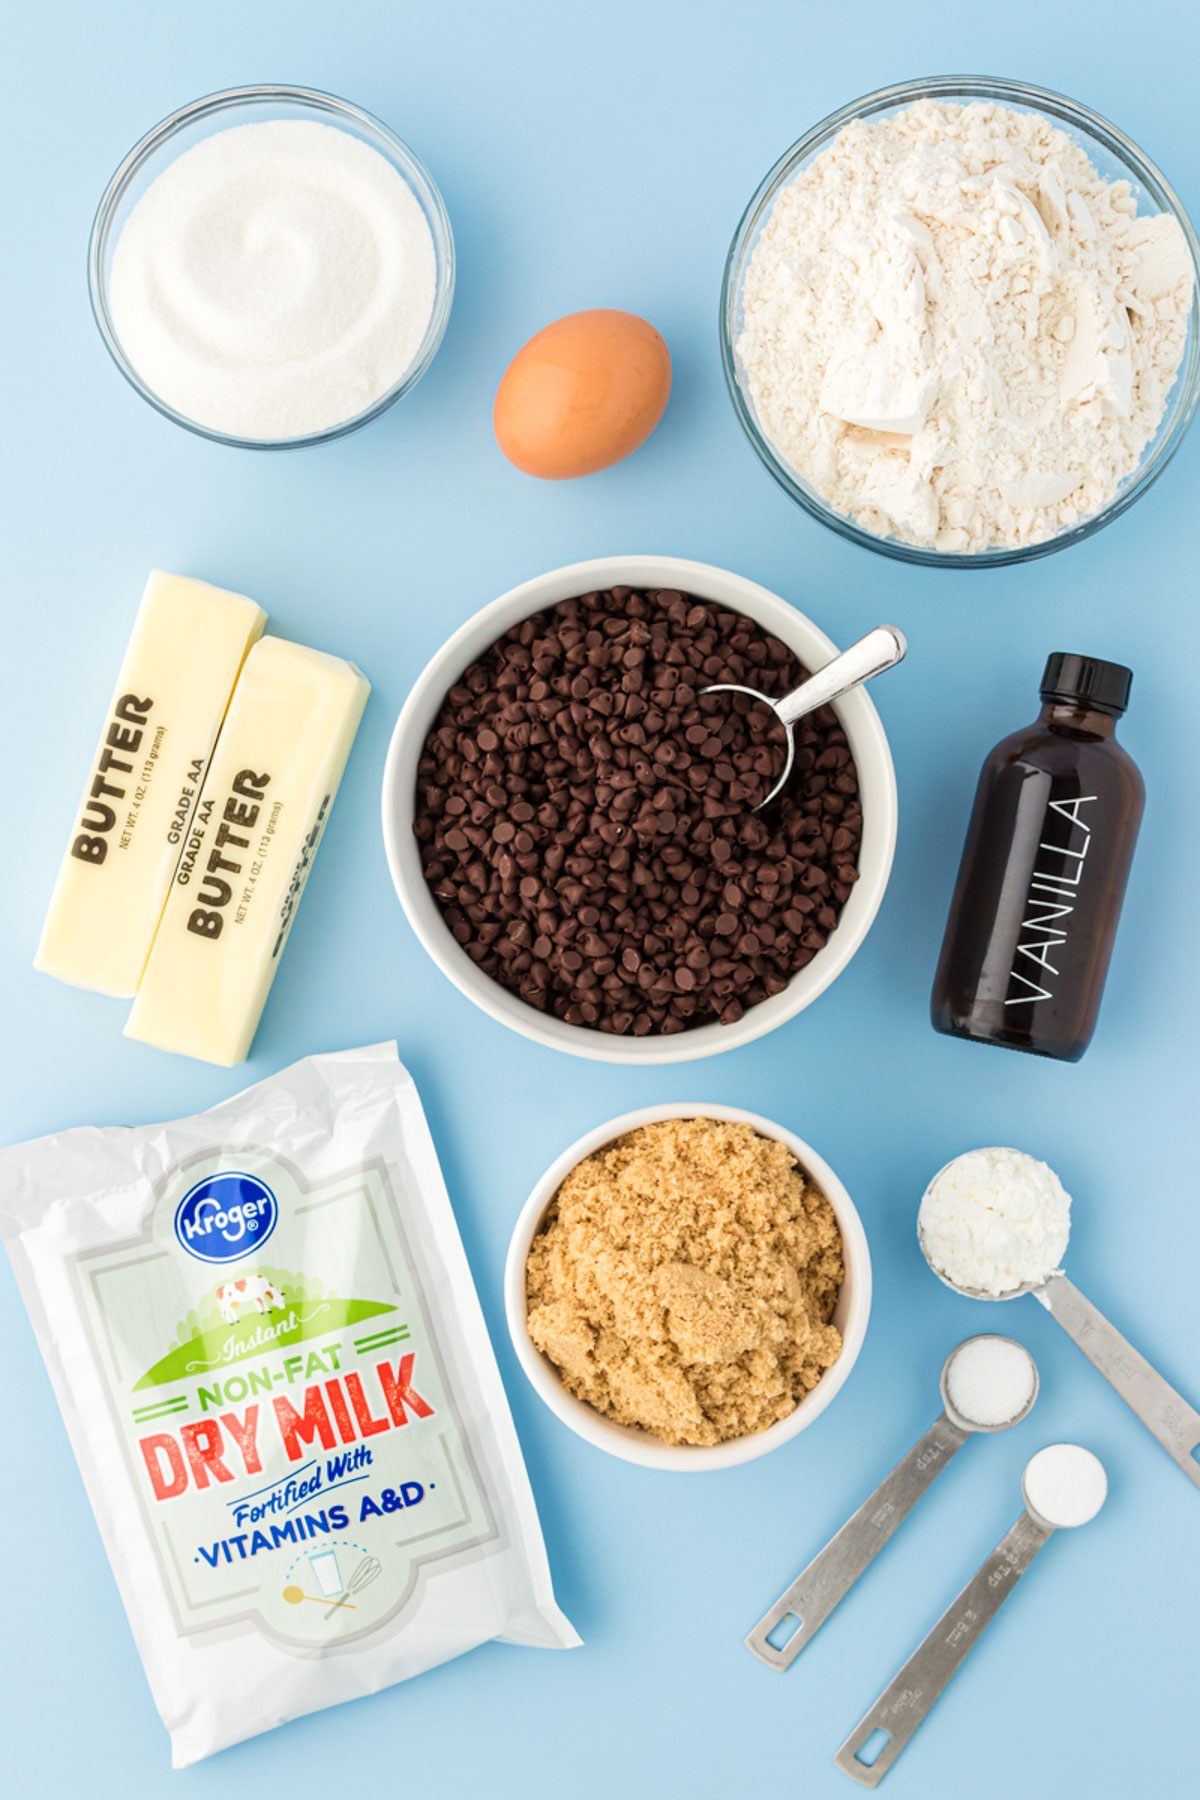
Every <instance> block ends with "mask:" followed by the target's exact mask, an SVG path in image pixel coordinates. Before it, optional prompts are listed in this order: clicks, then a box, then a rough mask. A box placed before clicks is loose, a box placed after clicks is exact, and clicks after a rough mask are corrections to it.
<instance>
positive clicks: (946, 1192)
mask: <svg viewBox="0 0 1200 1800" xmlns="http://www.w3.org/2000/svg"><path fill="white" fill-rule="evenodd" d="M1070 1231H1071V1198H1070V1195H1069V1194H1068V1193H1067V1192H1066V1190H1065V1188H1064V1187H1063V1185H1062V1182H1061V1181H1060V1180H1059V1179H1058V1176H1057V1175H1056V1174H1055V1173H1054V1171H1053V1169H1051V1168H1049V1167H1048V1166H1047V1164H1046V1163H1043V1162H1038V1161H1037V1159H1036V1158H1035V1157H1032V1156H1028V1155H1026V1154H1025V1152H1024V1151H1022V1150H1010V1149H998V1148H990V1149H984V1150H968V1151H966V1152H965V1153H964V1154H963V1155H962V1156H956V1157H955V1158H954V1160H953V1161H952V1162H948V1163H947V1164H946V1166H945V1168H943V1169H941V1170H939V1171H938V1173H937V1174H936V1175H935V1176H934V1178H933V1180H932V1181H931V1182H930V1184H929V1186H928V1187H927V1188H926V1190H925V1194H924V1197H923V1198H922V1201H921V1210H920V1213H919V1215H918V1218H917V1237H918V1239H919V1241H920V1245H921V1250H922V1252H923V1254H924V1256H925V1260H926V1262H927V1263H928V1264H929V1266H930V1268H931V1269H932V1270H933V1272H934V1274H935V1275H936V1276H937V1277H938V1279H939V1280H940V1281H944V1282H945V1284H946V1286H947V1287H949V1288H953V1289H954V1291H955V1293H958V1294H964V1295H966V1296H967V1297H968V1298H970V1299H975V1300H1010V1299H1013V1298H1015V1297H1016V1296H1017V1295H1019V1294H1032V1295H1033V1297H1034V1299H1035V1300H1038V1301H1040V1302H1041V1304H1042V1305H1043V1306H1044V1307H1045V1308H1046V1311H1047V1312H1048V1313H1049V1314H1050V1315H1051V1317H1052V1318H1053V1319H1055V1320H1056V1321H1057V1322H1058V1324H1060V1325H1061V1326H1062V1328H1063V1330H1064V1331H1065V1332H1066V1333H1067V1335H1068V1336H1069V1337H1072V1338H1073V1339H1074V1340H1075V1342H1076V1343H1077V1344H1078V1345H1079V1348H1080V1349H1081V1350H1082V1351H1083V1353H1084V1355H1085V1356H1086V1357H1087V1358H1088V1360H1089V1362H1091V1363H1092V1364H1093V1365H1094V1366H1095V1367H1096V1368H1097V1369H1099V1371H1100V1373H1101V1375H1103V1376H1104V1379H1105V1380H1106V1381H1107V1382H1108V1383H1109V1385H1110V1386H1111V1387H1113V1388H1115V1389H1116V1391H1117V1393H1118V1394H1120V1396H1121V1398H1122V1400H1124V1401H1125V1402H1126V1404H1127V1405H1128V1406H1130V1407H1132V1409H1133V1411H1134V1412H1135V1413H1136V1414H1137V1416H1138V1418H1139V1419H1141V1421H1142V1423H1143V1425H1145V1426H1147V1427H1148V1429H1149V1430H1150V1431H1152V1432H1153V1433H1154V1436H1155V1437H1156V1438H1157V1439H1158V1441H1159V1443H1160V1444H1161V1445H1162V1447H1163V1449H1164V1450H1166V1451H1167V1453H1168V1454H1169V1455H1170V1456H1172V1457H1173V1458H1174V1460H1175V1461H1176V1463H1178V1465H1179V1467H1180V1468H1181V1469H1182V1470H1183V1472H1184V1474H1185V1475H1186V1476H1187V1477H1188V1480H1189V1481H1191V1482H1192V1483H1193V1484H1194V1485H1195V1486H1196V1487H1200V1462H1197V1460H1196V1455H1195V1452H1196V1450H1197V1449H1198V1448H1200V1412H1197V1410H1196V1408H1195V1407H1194V1406H1191V1405H1190V1404H1189V1403H1188V1401H1186V1400H1185V1399H1184V1398H1183V1396H1182V1394H1179V1393H1177V1392H1176V1390H1175V1389H1174V1388H1173V1387H1172V1386H1171V1385H1170V1383H1169V1382H1167V1381H1165V1380H1164V1379H1163V1377H1162V1376H1161V1375H1160V1374H1159V1373H1158V1371H1157V1369H1155V1368H1153V1367H1152V1366H1151V1364H1150V1363H1148V1362H1147V1361H1146V1358H1145V1357H1144V1356H1142V1355H1141V1354H1140V1352H1139V1351H1137V1350H1135V1349H1134V1347H1133V1345H1132V1344H1131V1343H1129V1342H1128V1340H1127V1339H1126V1338H1123V1337H1122V1336H1121V1334H1120V1332H1119V1331H1117V1330H1116V1328H1115V1327H1114V1326H1113V1325H1111V1324H1110V1323H1109V1321H1108V1320H1107V1319H1106V1318H1105V1317H1104V1314H1103V1313H1102V1312H1100V1311H1099V1309H1098V1308H1097V1307H1095V1306H1093V1305H1092V1303H1091V1301H1090V1300H1088V1299H1086V1298H1085V1296H1084V1295H1083V1294H1081V1293H1080V1292H1079V1289H1078V1288H1077V1287H1075V1286H1074V1284H1073V1283H1072V1282H1070V1281H1068V1279H1067V1277H1066V1276H1065V1275H1064V1274H1063V1272H1062V1270H1061V1269H1060V1268H1059V1266H1058V1265H1059V1262H1060V1260H1061V1258H1062V1257H1063V1255H1064V1253H1065V1251H1066V1248H1067V1240H1068V1238H1069V1236H1070Z"/></svg>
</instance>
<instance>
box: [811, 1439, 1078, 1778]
mask: <svg viewBox="0 0 1200 1800" xmlns="http://www.w3.org/2000/svg"><path fill="white" fill-rule="evenodd" d="M1038 1454H1039V1455H1041V1452H1040V1451H1039V1452H1038ZM1088 1454H1089V1455H1090V1452H1089V1453H1088ZM1036 1460H1037V1459H1036V1458H1035V1457H1031V1458H1030V1461H1029V1463H1027V1464H1026V1469H1025V1472H1026V1475H1027V1474H1028V1472H1029V1469H1030V1467H1031V1466H1032V1464H1033V1462H1035V1461H1036ZM1021 1493H1022V1498H1023V1499H1024V1501H1025V1510H1024V1512H1023V1513H1022V1514H1021V1516H1020V1518H1019V1519H1018V1520H1017V1522H1016V1524H1015V1525H1014V1526H1013V1527H1012V1529H1011V1530H1010V1531H1007V1532H1006V1533H1005V1535H1004V1536H1003V1537H1002V1538H1001V1540H1000V1542H999V1543H998V1544H997V1545H996V1548H995V1549H994V1550H993V1551H992V1554H991V1555H990V1556H989V1557H988V1559H987V1561H986V1562H985V1563H984V1564H983V1566H982V1568H981V1569H980V1570H979V1572H978V1573H977V1574H976V1575H973V1576H972V1578H971V1580H970V1581H968V1583H967V1585H966V1587H965V1588H964V1589H963V1590H962V1593H961V1594H959V1596H958V1598H957V1600H955V1601H954V1602H953V1604H952V1605H951V1606H950V1607H949V1609H948V1610H947V1611H946V1612H944V1613H943V1614H942V1616H941V1618H940V1619H939V1620H938V1622H937V1624H936V1625H935V1626H934V1628H933V1630H932V1631H931V1632H930V1633H929V1636H928V1637H927V1638H926V1639H925V1640H924V1642H923V1643H922V1644H921V1645H920V1647H919V1648H918V1649H917V1650H914V1651H913V1654H912V1655H911V1656H910V1657H909V1659H908V1661H907V1662H906V1663H905V1665H904V1667H903V1668H902V1669H901V1671H900V1673H899V1674H898V1675H897V1676H896V1678H895V1680H894V1681H892V1682H890V1683H889V1685H888V1686H887V1687H886V1688H884V1690H883V1692H882V1694H880V1696H879V1698H878V1700H876V1702H875V1704H874V1706H872V1707H871V1708H870V1710H869V1711H868V1712H867V1713H865V1714H864V1716H863V1717H862V1718H861V1719H860V1720H859V1722H858V1724H857V1725H856V1726H855V1727H854V1730H853V1731H852V1732H851V1733H850V1736H849V1737H848V1738H847V1739H846V1741H845V1743H844V1744H843V1745H842V1747H841V1749H840V1750H839V1751H838V1753H837V1755H836V1756H835V1757H834V1759H833V1760H834V1762H835V1763H836V1764H837V1766H838V1768H839V1769H840V1770H841V1771H842V1773H843V1775H849V1776H850V1777H851V1778H852V1779H853V1780H854V1781H857V1782H859V1783H860V1784H861V1785H862V1786H863V1787H871V1788H873V1787H878V1786H879V1783H880V1782H881V1781H882V1780H883V1778H884V1776H885V1775H886V1774H887V1772H888V1770H889V1769H890V1768H891V1766H892V1764H893V1763H894V1762H895V1760H896V1758H897V1757H898V1756H899V1754H900V1752H901V1751H902V1750H903V1749H904V1746H905V1745H906V1744H907V1743H908V1740H909V1739H910V1738H911V1737H912V1735H913V1732H914V1731H915V1730H916V1729H917V1726H918V1725H919V1724H920V1723H921V1721H922V1720H923V1719H924V1718H925V1715H926V1714H927V1713H928V1711H929V1709H930V1707H931V1706H932V1705H933V1703H934V1701H935V1700H936V1699H937V1698H938V1696H939V1695H940V1694H941V1692H942V1690H943V1688H944V1687H945V1686H946V1684H947V1682H948V1681H949V1680H950V1677H951V1676H952V1675H953V1674H954V1673H955V1672H956V1670H957V1669H958V1667H959V1664H960V1663H961V1662H962V1660H963V1658H964V1657H965V1656H966V1654H967V1651H968V1650H969V1649H970V1648H971V1646H972V1645H973V1644H974V1643H976V1642H977V1640H978V1639H979V1637H980V1636H981V1635H982V1633H983V1629H984V1627H985V1626H986V1625H988V1624H989V1623H990V1622H991V1620H992V1619H994V1618H995V1616H996V1614H997V1612H999V1610H1000V1607H1001V1605H1002V1604H1003V1602H1004V1601H1005V1600H1006V1599H1007V1598H1008V1596H1009V1594H1010V1593H1011V1592H1012V1590H1013V1588H1014V1587H1015V1586H1016V1584H1017V1582H1018V1581H1019V1580H1020V1579H1021V1576H1022V1575H1023V1574H1024V1573H1025V1571H1026V1569H1027V1568H1028V1567H1029V1565H1030V1563H1031V1562H1032V1561H1033V1559H1034V1557H1035V1556H1036V1555H1037V1553H1038V1551H1039V1550H1040V1549H1041V1547H1042V1545H1043V1544H1045V1543H1046V1542H1047V1541H1048V1540H1049V1538H1050V1534H1051V1533H1052V1532H1054V1531H1057V1530H1069V1529H1070V1527H1069V1526H1068V1525H1067V1524H1066V1523H1065V1522H1064V1521H1062V1520H1060V1521H1058V1522H1057V1523H1055V1521H1053V1520H1051V1519H1044V1518H1042V1516H1041V1515H1040V1514H1039V1513H1038V1512H1037V1511H1036V1509H1035V1508H1034V1507H1033V1505H1032V1504H1031V1503H1030V1499H1029V1494H1028V1491H1027V1489H1026V1485H1025V1477H1024V1476H1023V1477H1022V1480H1021ZM1101 1504H1103V1502H1101ZM1096 1510H1097V1511H1099V1507H1097V1509H1096ZM1092 1517H1093V1518H1094V1517H1095V1513H1093V1514H1092ZM1084 1522H1085V1521H1082V1520H1080V1521H1078V1523H1081V1524H1082V1523H1084ZM877 1733H883V1734H884V1738H885V1742H884V1743H883V1744H881V1745H880V1746H879V1748H878V1750H877V1752H876V1754H875V1755H874V1756H873V1757H872V1758H871V1760H870V1761H869V1762H863V1761H862V1760H861V1757H860V1752H861V1751H863V1750H864V1749H867V1748H868V1747H869V1746H870V1740H871V1739H872V1738H873V1737H874V1736H875V1735H876V1734H877Z"/></svg>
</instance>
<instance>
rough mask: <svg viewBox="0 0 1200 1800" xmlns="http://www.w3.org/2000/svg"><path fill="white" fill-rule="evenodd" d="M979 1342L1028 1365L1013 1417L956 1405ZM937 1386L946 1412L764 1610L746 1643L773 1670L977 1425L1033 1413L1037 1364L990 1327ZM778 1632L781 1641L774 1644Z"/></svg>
mask: <svg viewBox="0 0 1200 1800" xmlns="http://www.w3.org/2000/svg"><path fill="white" fill-rule="evenodd" d="M976 1344H978V1345H984V1344H996V1345H1005V1346H1007V1347H1008V1350H1007V1353H1006V1355H1007V1359H1008V1360H1010V1361H1015V1358H1017V1357H1023V1358H1024V1359H1025V1361H1026V1363H1027V1365H1028V1369H1027V1375H1028V1387H1027V1390H1025V1391H1026V1392H1027V1394H1028V1397H1027V1398H1026V1399H1025V1400H1024V1403H1023V1404H1020V1403H1018V1404H1017V1405H1016V1406H1015V1407H1014V1409H1013V1414H1012V1417H1011V1418H1008V1419H1004V1420H1000V1421H992V1422H988V1423H984V1422H981V1421H980V1420H979V1419H970V1418H967V1417H966V1416H965V1414H964V1413H962V1412H961V1411H960V1410H959V1409H958V1407H956V1406H955V1404H954V1401H953V1399H952V1397H951V1393H952V1390H951V1369H952V1365H953V1364H954V1363H955V1362H957V1361H958V1359H959V1357H960V1356H962V1354H963V1352H964V1351H967V1350H969V1349H970V1348H971V1346H972V1345H976ZM1014 1353H1015V1354H1014ZM960 1366H962V1365H960ZM1015 1376H1016V1377H1017V1378H1020V1379H1019V1380H1018V1389H1017V1391H1018V1393H1019V1392H1021V1391H1022V1390H1023V1389H1024V1379H1023V1376H1022V1370H1021V1367H1020V1363H1019V1362H1016V1363H1015ZM939 1385H940V1388H941V1395H942V1405H943V1406H944V1408H945V1411H944V1412H943V1413H942V1414H941V1416H940V1417H939V1418H937V1419H935V1420H934V1422H933V1424H932V1425H931V1426H930V1427H929V1430H928V1431H927V1432H926V1433H925V1435H924V1437H922V1438H921V1439H920V1441H919V1442H918V1443H916V1444H914V1445H913V1447H912V1449H911V1450H910V1451H909V1453H908V1455H907V1456H905V1457H903V1458H902V1459H901V1461H900V1462H898V1463H897V1464H896V1467H895V1468H894V1469H893V1470H892V1472H891V1474H890V1475H887V1476H885V1477H884V1479H883V1480H882V1481H881V1482H880V1484H879V1486H878V1487H877V1488H876V1489H875V1492H874V1493H873V1494H872V1495H871V1497H870V1499H869V1500H864V1501H863V1504H862V1505H861V1506H860V1507H859V1509H858V1511H857V1512H856V1513H854V1514H853V1516H852V1517H851V1518H849V1519H848V1520H847V1521H846V1523H845V1524H844V1525H843V1526H842V1528H841V1530H840V1531H839V1532H837V1533H836V1534H835V1535H834V1536H833V1537H831V1538H830V1540H829V1542H828V1543H827V1544H826V1545H825V1548H824V1549H823V1550H819V1551H818V1552H817V1554H816V1556H814V1558H813V1560H812V1561H811V1562H810V1563H809V1565H808V1567H807V1568H806V1569H805V1570H804V1572H803V1574H801V1575H798V1576H797V1577H796V1579H795V1581H793V1583H792V1585H791V1587H789V1588H788V1589H787V1590H786V1592H784V1593H783V1594H781V1595H780V1597H779V1599H778V1600H777V1601H776V1602H775V1604H774V1606H772V1607H771V1608H770V1609H769V1610H768V1611H767V1612H765V1613H764V1614H763V1616H762V1618H761V1619H760V1620H759V1621H758V1624H757V1625H756V1626H755V1627H754V1630H753V1631H752V1632H751V1633H750V1635H749V1637H747V1639H746V1648H747V1649H748V1650H751V1651H753V1653H754V1655H755V1656H757V1657H758V1658H759V1660H760V1662H764V1663H766V1665H767V1667H768V1668H769V1669H779V1670H780V1671H782V1670H784V1669H787V1668H790V1667H791V1665H792V1663H793V1662H794V1661H795V1660H796V1658H797V1656H799V1654H800V1652H801V1650H803V1649H804V1647H805V1645H806V1644H809V1643H811V1642H812V1640H813V1638H814V1637H815V1636H816V1634H817V1632H818V1630H819V1629H820V1627H821V1626H822V1625H823V1624H824V1623H825V1621H826V1619H827V1618H828V1617H829V1615H830V1613H831V1612H832V1611H833V1609H834V1607H835V1606H836V1605H837V1604H838V1602H839V1601H840V1600H842V1599H844V1598H845V1596H846V1595H847V1594H848V1593H849V1591H850V1589H851V1588H852V1587H853V1586H854V1583H855V1582H856V1581H857V1580H858V1578H859V1576H860V1575H861V1574H862V1573H863V1571H864V1570H865V1569H866V1568H867V1567H868V1566H869V1564H870V1563H871V1562H872V1561H873V1560H874V1558H875V1557H876V1556H877V1555H878V1554H879V1552H880V1551H881V1550H882V1549H883V1546H884V1545H885V1544H886V1543H887V1541H888V1539H889V1538H890V1537H891V1535H892V1533H893V1532H894V1531H895V1529H896V1527H897V1526H898V1525H899V1524H900V1522H901V1520H902V1519H905V1518H907V1516H908V1514H909V1513H910V1512H911V1511H912V1509H913V1507H914V1506H915V1505H916V1503H917V1501H918V1500H919V1499H920V1498H921V1495H922V1494H923V1493H924V1492H925V1491H926V1489H927V1488H928V1487H929V1486H930V1484H931V1483H932V1481H933V1479H934V1477H935V1476H936V1475H940V1474H941V1472H942V1470H943V1469H944V1468H945V1466H946V1464H947V1463H948V1462H949V1460H950V1458H951V1457H952V1456H953V1455H954V1452H955V1451H956V1450H958V1449H960V1448H961V1446H962V1445H963V1444H965V1443H966V1441H967V1439H968V1437H970V1435H971V1433H972V1432H973V1431H984V1432H992V1431H1007V1430H1008V1429H1009V1427H1010V1426H1012V1425H1019V1424H1020V1422H1021V1420H1022V1419H1024V1418H1026V1417H1027V1416H1028V1414H1029V1411H1030V1409H1031V1407H1032V1406H1033V1403H1034V1401H1035V1400H1036V1399H1037V1392H1038V1372H1037V1364H1036V1363H1035V1362H1034V1360H1033V1358H1032V1356H1030V1354H1029V1352H1028V1350H1026V1348H1025V1346H1024V1345H1023V1344H1018V1343H1017V1342H1016V1341H1015V1340H1014V1339H1013V1338H1007V1337H1000V1336H999V1335H997V1334H995V1333H987V1334H985V1335H983V1336H981V1337H973V1338H965V1339H964V1340H963V1342H962V1343H961V1344H957V1345H956V1346H955V1348H954V1349H953V1350H952V1351H951V1352H950V1354H949V1356H948V1357H947V1358H946V1360H945V1362H944V1363H943V1364H942V1373H941V1378H940V1383H939ZM792 1619H794V1620H795V1621H796V1625H795V1628H794V1630H792V1631H791V1633H790V1635H785V1634H786V1624H785V1621H790V1620H792ZM772 1637H777V1638H781V1639H782V1640H783V1641H782V1642H781V1643H779V1644H773V1643H772V1642H771V1639H772Z"/></svg>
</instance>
